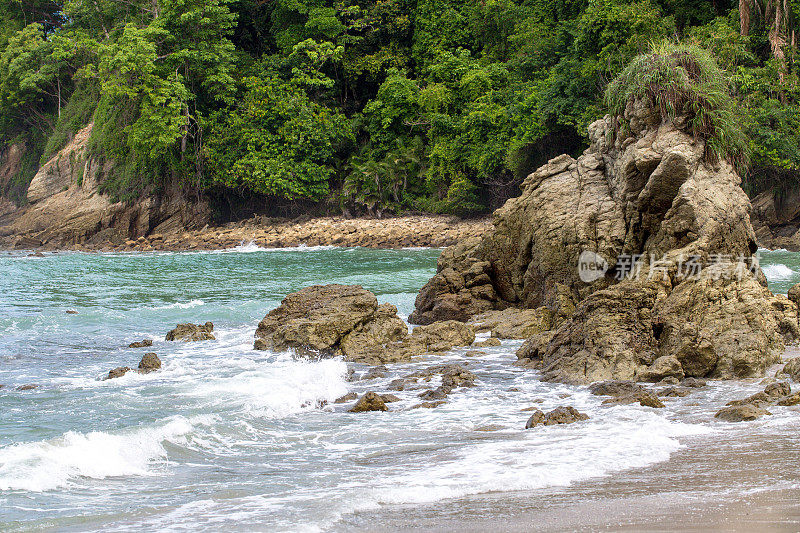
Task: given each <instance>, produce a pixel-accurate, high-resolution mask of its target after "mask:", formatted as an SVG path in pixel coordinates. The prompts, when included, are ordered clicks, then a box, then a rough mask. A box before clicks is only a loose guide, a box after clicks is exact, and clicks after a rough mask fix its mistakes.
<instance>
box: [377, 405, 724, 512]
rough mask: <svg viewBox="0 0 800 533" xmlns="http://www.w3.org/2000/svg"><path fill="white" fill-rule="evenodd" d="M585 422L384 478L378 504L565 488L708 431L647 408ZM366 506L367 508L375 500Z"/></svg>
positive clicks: (654, 457)
mask: <svg viewBox="0 0 800 533" xmlns="http://www.w3.org/2000/svg"><path fill="white" fill-rule="evenodd" d="M606 414H607V415H610V414H611V413H610V412H607V413H606ZM614 419H616V420H614ZM584 424H585V426H584V429H583V430H582V431H580V433H576V431H575V430H576V429H577V428H576V427H575V426H573V427H571V428H566V429H565V428H563V427H562V428H559V427H553V428H541V429H538V430H531V431H530V432H526V433H525V434H524V438H523V439H521V440H518V439H508V440H501V441H490V442H478V443H476V444H474V445H472V446H469V447H466V448H464V449H462V450H461V452H460V457H459V458H458V459H456V460H455V461H446V462H442V463H439V464H436V465H431V466H428V467H426V468H424V469H419V470H415V471H412V472H408V473H405V474H402V475H399V476H394V477H393V478H392V479H390V480H386V481H389V483H386V484H385V486H384V487H381V488H380V490H377V491H375V495H374V496H373V497H374V498H376V499H377V502H378V503H380V504H398V503H430V502H434V501H438V500H441V499H445V498H456V497H462V496H467V495H471V494H481V493H486V492H493V491H516V490H534V489H541V488H545V487H554V486H568V485H570V484H572V483H575V482H578V481H582V480H586V479H591V478H597V477H602V476H607V475H610V474H612V473H614V472H619V471H622V470H628V469H631V468H643V467H646V466H649V465H652V464H655V463H658V462H662V461H666V460H668V459H669V457H670V456H671V455H672V453H674V452H675V451H677V450H678V449H679V448H680V447H681V444H680V442H679V440H678V437H682V436H688V435H698V434H705V433H709V432H711V430H710V429H708V428H705V427H702V426H696V425H692V424H685V423H680V422H670V421H668V420H666V419H664V418H662V417H660V416H659V415H655V414H649V413H640V416H637V417H635V418H632V419H630V420H627V421H624V420H620V419H618V418H617V417H614V416H612V417H611V419H610V420H609V421H607V422H597V421H595V422H592V421H589V422H586V423H584ZM382 484H383V483H382ZM364 503H365V505H366V506H367V507H368V508H369V507H371V506H372V505H374V503H373V502H369V501H366V502H364Z"/></svg>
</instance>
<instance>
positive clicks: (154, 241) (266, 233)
mask: <svg viewBox="0 0 800 533" xmlns="http://www.w3.org/2000/svg"><path fill="white" fill-rule="evenodd" d="M491 227H492V222H491V218H490V217H483V218H477V219H468V220H463V219H460V218H458V217H453V216H444V215H410V216H401V217H395V218H382V219H374V218H349V219H348V218H344V217H320V218H312V219H308V220H283V219H273V218H268V217H253V218H251V219H247V220H244V221H240V222H231V223H228V224H224V225H221V226H206V227H205V228H203V229H201V230H190V231H178V232H174V233H166V234H157V233H154V234H151V235H148V236H146V237H139V238H138V239H136V240H124V241H117V242H115V241H111V240H108V239H104V238H102V236H101V235H100V234H98V235H96V236H94V237H92V238H90V239H88V240H86V241H83V242H76V243H73V244H67V245H64V244H63V243H62V242H61V241H57V242H56V241H53V242H51V241H44V242H42V241H39V240H37V239H36V237H33V236H9V237H6V238H4V239H0V249H2V250H27V249H32V250H33V249H35V250H45V251H55V250H58V251H68V250H75V251H131V252H133V251H136V252H150V251H189V250H221V249H226V248H233V247H235V246H239V245H243V244H249V243H252V244H254V245H256V246H260V247H262V248H295V247H299V246H336V247H343V248H349V247H364V248H387V249H388V248H414V247H419V248H443V247H446V246H451V245H453V244H455V243H456V242H458V241H460V240H463V239H466V238H468V237H474V236H481V235H483V234H484V233H485V232H487V231H488V230H489V229H490V228H491Z"/></svg>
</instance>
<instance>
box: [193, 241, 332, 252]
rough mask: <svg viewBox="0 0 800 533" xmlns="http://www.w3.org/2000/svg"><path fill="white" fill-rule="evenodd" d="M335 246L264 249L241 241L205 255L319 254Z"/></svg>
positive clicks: (303, 245)
mask: <svg viewBox="0 0 800 533" xmlns="http://www.w3.org/2000/svg"><path fill="white" fill-rule="evenodd" d="M336 248H337V247H336V246H308V245H307V244H300V245H298V246H284V247H280V248H265V247H263V246H259V245H258V244H256V243H255V242H254V241H250V242H247V243H245V242H244V241H242V242H241V243H239V245H238V246H234V247H233V248H226V249H224V250H211V251H210V252H205V253H212V254H229V253H240V254H241V253H244V254H247V253H253V252H319V251H322V250H334V249H336ZM199 253H203V252H199Z"/></svg>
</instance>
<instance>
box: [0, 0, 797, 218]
mask: <svg viewBox="0 0 800 533" xmlns="http://www.w3.org/2000/svg"><path fill="white" fill-rule="evenodd" d="M798 14H800V0H739V1H738V2H737V1H734V0H711V1H709V0H634V1H630V0H628V1H625V0H459V1H456V0H2V1H0V152H2V151H3V150H4V149H5V147H8V146H10V145H12V144H16V145H17V146H22V147H24V153H25V157H24V161H23V164H22V165H21V166H20V167H19V169H18V170H17V171H16V172H15V174H14V175H13V176H6V177H3V178H0V194H2V195H4V196H6V197H8V198H11V199H13V200H15V201H16V202H18V203H22V202H24V201H25V200H24V198H25V190H26V188H27V184H28V183H29V181H30V179H31V178H32V176H33V174H34V173H35V171H36V169H37V167H38V166H39V165H40V164H41V163H42V162H43V161H46V160H47V159H48V158H49V157H51V156H52V155H53V154H55V153H57V152H58V150H59V149H60V148H62V147H63V146H64V145H65V144H66V143H67V142H68V141H69V139H70V138H71V137H72V136H73V135H74V134H75V133H76V132H77V131H78V130H79V129H81V128H82V127H84V126H85V125H87V124H88V123H90V122H91V123H93V130H92V135H91V140H90V144H89V150H90V152H91V155H92V156H93V157H96V158H98V159H100V160H102V161H104V162H108V163H109V164H111V165H112V168H113V170H112V172H110V173H109V175H108V177H107V178H106V179H105V181H104V182H103V183H102V188H103V190H104V191H105V192H106V193H107V194H110V195H111V196H113V197H115V198H118V199H120V200H128V201H130V200H134V199H136V198H138V197H141V196H143V195H156V194H163V193H165V192H166V191H168V190H169V191H174V190H176V189H177V190H180V191H182V193H183V194H186V195H187V196H189V195H192V196H198V197H199V196H203V197H206V198H209V199H210V200H212V202H224V203H227V204H229V205H230V204H232V203H237V202H238V203H240V204H242V205H244V204H247V205H250V206H255V207H254V209H261V210H264V211H275V210H278V211H281V210H282V211H285V212H287V213H288V212H297V211H298V210H301V211H302V210H306V211H320V212H322V211H324V212H332V213H336V212H347V213H352V214H371V215H375V216H381V215H384V214H386V213H398V212H403V211H413V210H416V211H429V212H439V213H453V214H458V215H470V214H473V213H482V212H486V211H488V210H490V209H493V208H495V207H497V206H499V205H501V204H502V202H503V201H504V200H505V199H506V198H508V197H510V196H513V195H515V194H517V193H518V191H519V189H518V187H519V184H520V183H521V180H522V179H523V177H524V176H525V175H526V174H527V173H529V172H530V171H531V170H532V169H534V168H535V167H536V166H538V165H539V164H541V163H543V162H545V161H546V160H548V159H549V158H551V157H553V156H555V155H558V154H560V153H563V152H567V153H573V154H577V153H580V152H581V151H582V150H583V149H584V148H585V146H586V143H587V139H586V127H587V125H588V124H590V123H591V122H592V121H593V120H595V119H597V118H599V117H602V116H603V115H604V114H605V113H607V112H609V110H611V111H614V112H618V111H619V110H620V106H622V105H624V102H625V101H626V99H628V98H630V97H632V96H642V95H644V94H645V93H646V95H647V96H648V97H651V98H653V99H654V102H657V103H658V105H661V106H662V107H663V109H664V111H665V112H666V113H676V112H682V111H685V110H687V109H689V108H691V110H692V112H693V116H694V120H693V122H692V124H691V128H692V129H693V131H694V132H695V134H698V135H703V136H705V137H707V138H708V139H709V153H710V155H711V156H717V157H719V156H721V157H727V158H730V159H731V160H733V161H734V162H735V163H736V164H737V166H738V168H739V169H740V171H741V172H742V174H743V178H744V180H745V186H746V188H747V189H748V192H750V193H752V194H755V193H758V192H760V191H763V190H767V189H774V188H777V189H788V188H795V187H798V186H800V179H798V178H800V85H799V84H798V68H797V67H798V64H797V57H796V55H797V29H798V28H797V15H798ZM664 43H666V44H664ZM615 79H616V81H613V82H612V80H615ZM662 82H663V83H668V84H669V87H670V88H669V91H668V92H669V94H667V92H665V91H662V90H660V89H654V88H653V87H654V85H653V84H656V85H658V84H661V83H662ZM604 96H605V98H604ZM687 106H688V107H687Z"/></svg>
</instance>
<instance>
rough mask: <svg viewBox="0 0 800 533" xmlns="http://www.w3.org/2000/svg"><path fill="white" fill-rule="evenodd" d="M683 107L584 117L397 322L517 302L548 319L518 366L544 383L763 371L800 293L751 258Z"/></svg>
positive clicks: (736, 213)
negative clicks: (572, 136)
mask: <svg viewBox="0 0 800 533" xmlns="http://www.w3.org/2000/svg"><path fill="white" fill-rule="evenodd" d="M686 118H687V117H680V118H679V119H676V120H670V119H669V118H666V117H662V116H660V114H659V112H658V110H657V109H656V108H654V107H653V106H651V105H649V104H648V103H647V102H641V101H635V102H630V103H629V105H628V107H627V108H626V110H625V113H624V116H621V117H616V118H613V117H610V116H607V117H605V118H604V119H602V120H599V121H597V122H595V123H593V124H592V125H591V126H590V127H589V137H590V141H591V143H590V147H589V149H588V150H587V151H586V152H585V153H584V154H583V155H582V156H580V157H579V158H578V159H573V158H572V157H570V156H567V155H563V156H559V157H557V158H555V159H553V160H551V161H550V162H548V163H547V164H546V165H544V166H543V167H541V168H540V169H538V170H537V171H536V172H534V173H533V174H531V175H530V176H528V178H527V179H526V180H525V181H524V183H523V185H522V194H521V195H520V196H519V197H518V198H514V199H511V200H509V201H508V202H506V204H505V205H504V206H503V207H502V208H500V209H498V210H497V211H496V212H495V214H494V226H495V227H494V230H493V231H491V232H489V233H488V234H487V235H486V236H484V237H483V238H475V239H467V240H465V241H462V242H460V243H458V244H457V245H456V246H454V247H452V248H449V249H447V250H445V251H444V252H443V253H442V255H441V257H440V259H439V263H438V265H437V273H436V275H435V276H434V277H433V278H432V279H431V280H430V281H429V282H428V283H427V284H426V286H425V287H424V288H423V289H422V290H421V291H420V293H419V295H418V297H417V300H416V302H415V305H416V309H415V311H414V313H413V314H412V315H411V317H410V319H409V320H410V321H411V322H412V323H419V324H429V323H431V322H434V321H439V320H445V319H455V320H463V321H466V320H469V319H470V318H472V317H476V315H480V314H481V313H487V312H490V311H491V312H501V311H503V310H505V309H507V308H511V307H515V308H525V309H528V310H529V311H530V312H531V314H532V315H533V316H539V317H542V320H541V321H540V322H539V324H538V325H534V326H532V330H536V329H538V328H539V327H541V328H542V329H544V328H547V329H550V331H551V333H550V334H549V336H548V337H539V338H538V339H537V340H536V342H533V343H531V344H529V345H527V346H525V349H524V350H522V352H523V357H521V364H523V366H532V367H541V370H542V372H543V374H544V377H545V379H547V380H552V381H562V382H571V383H587V382H593V381H599V380H609V379H618V380H619V379H623V380H634V379H646V380H649V381H658V380H661V379H664V378H669V379H671V378H675V379H682V378H683V377H684V376H685V377H698V378H701V377H710V378H716V379H726V378H744V377H753V376H760V375H763V374H764V372H765V370H766V369H767V368H768V367H769V366H770V365H772V364H774V363H775V362H777V360H778V356H779V354H780V352H781V351H782V350H783V347H784V342H785V341H787V340H791V339H792V338H794V337H795V336H796V335H797V334H798V332H800V328H799V327H798V322H797V315H798V309H797V305H796V304H795V303H793V302H791V301H790V300H789V299H788V298H786V297H781V296H773V295H772V294H771V293H770V292H769V290H768V289H767V288H766V279H765V277H764V276H763V273H762V272H761V271H760V269H759V268H758V267H757V266H752V255H753V253H754V252H755V251H756V250H757V244H756V239H755V233H754V231H753V227H752V225H751V222H750V218H749V211H750V204H749V200H748V198H747V196H746V195H745V193H744V191H743V190H742V189H741V187H740V183H741V179H740V177H739V175H738V174H737V173H736V171H735V170H734V169H733V167H731V165H729V164H728V163H726V162H725V161H712V160H710V159H709V158H708V157H706V147H705V143H704V141H703V140H702V139H699V138H695V137H694V136H693V135H691V134H690V133H688V132H687V131H685V129H684V128H685V123H686V120H685V119H686ZM620 123H622V124H620ZM585 252H586V253H589V255H588V256H585V255H584V253H585ZM583 257H589V259H590V260H589V259H587V260H585V261H584V262H583V263H582V264H583V265H584V266H587V268H588V270H587V268H584V269H583V270H579V268H578V265H579V262H580V261H583V260H582V259H581V258H583ZM751 267H752V268H751ZM798 294H800V290H799V291H798ZM798 301H800V300H798ZM489 316H491V315H489ZM544 317H547V318H548V320H549V322H547V321H546V320H544ZM476 320H477V319H476ZM497 327H498V328H499V327H500V325H499V324H498V326H497ZM528 331H529V332H530V331H531V329H529V330H528ZM498 333H499V330H498ZM512 334H513V333H512ZM529 334H530V333H529ZM536 335H542V333H541V332H539V333H537V334H536ZM528 362H531V363H528Z"/></svg>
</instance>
